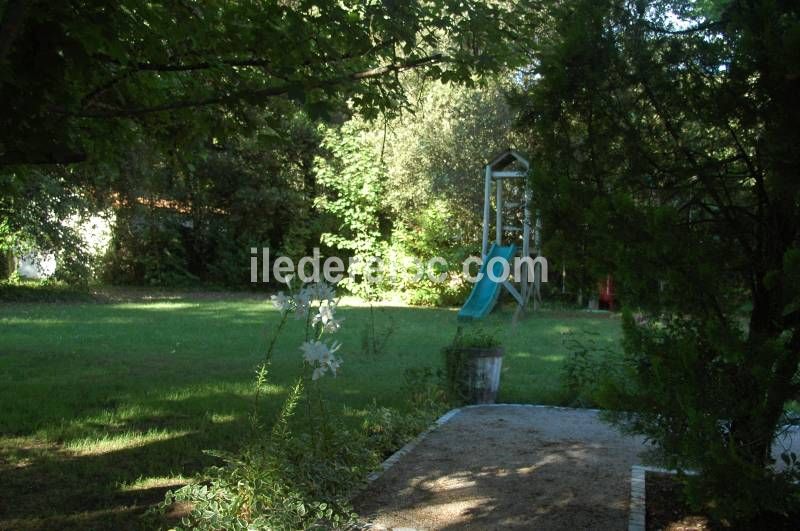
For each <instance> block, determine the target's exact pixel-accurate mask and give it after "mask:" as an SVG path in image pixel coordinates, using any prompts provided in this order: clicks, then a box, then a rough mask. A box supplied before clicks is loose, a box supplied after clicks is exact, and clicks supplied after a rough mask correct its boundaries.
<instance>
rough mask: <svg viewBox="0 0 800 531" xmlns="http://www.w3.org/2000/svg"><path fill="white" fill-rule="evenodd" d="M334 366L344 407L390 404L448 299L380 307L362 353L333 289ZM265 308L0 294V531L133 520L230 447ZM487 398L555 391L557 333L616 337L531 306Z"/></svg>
mask: <svg viewBox="0 0 800 531" xmlns="http://www.w3.org/2000/svg"><path fill="white" fill-rule="evenodd" d="M345 302H346V304H345V306H343V307H342V309H341V312H340V315H341V316H343V317H344V319H345V320H344V324H343V329H342V331H341V332H340V334H339V338H338V339H339V340H341V342H342V344H343V346H342V349H341V351H340V354H341V356H342V358H343V359H344V363H343V366H342V371H341V373H340V375H339V377H338V378H336V379H327V380H326V381H325V386H326V388H327V392H328V393H329V396H331V398H332V400H333V402H335V403H340V404H342V405H343V406H346V407H343V409H342V411H343V414H344V415H347V416H349V417H352V419H353V421H354V422H355V421H357V420H358V417H359V415H361V414H363V410H364V407H365V406H366V405H368V404H370V403H371V402H373V401H376V402H377V403H378V404H379V405H388V406H397V407H401V406H402V404H403V403H404V389H403V385H404V382H403V371H404V370H405V369H406V368H409V367H422V366H430V367H433V368H438V367H439V366H440V355H439V349H440V348H441V347H442V346H443V345H445V344H446V343H447V342H448V341H449V340H450V339H451V338H452V336H453V334H454V333H455V329H456V326H457V323H456V318H455V310H450V309H424V308H409V307H403V306H382V307H381V308H380V310H379V311H378V312H377V315H378V319H379V322H378V325H379V327H381V326H383V325H384V324H385V323H387V322H388V320H392V321H393V322H394V328H395V330H394V333H393V336H392V337H391V340H390V342H389V346H388V347H387V349H386V351H385V352H384V353H382V354H380V355H377V356H373V355H368V354H362V353H361V352H360V351H361V331H362V329H363V327H364V326H365V323H366V319H367V315H368V312H369V310H368V308H366V307H364V306H363V305H361V304H359V303H358V302H357V301H345ZM277 319H278V314H277V312H276V311H274V310H273V309H272V308H271V307H270V305H269V304H268V303H267V302H265V301H264V300H259V299H257V298H254V297H252V296H248V295H241V296H238V297H237V296H226V295H220V296H218V297H210V298H209V297H199V296H197V295H196V294H195V295H188V296H181V295H179V294H178V295H176V296H175V297H174V298H173V299H172V300H163V299H162V300H155V301H151V302H147V301H140V302H128V303H110V304H97V303H86V302H79V303H5V304H0V486H1V487H0V489H2V495H0V529H3V528H14V529H17V528H28V527H37V526H38V527H43V528H55V527H57V528H64V527H70V526H72V527H74V528H87V527H106V528H120V527H135V526H136V519H135V518H132V517H131V513H133V512H137V511H140V510H141V507H142V506H143V505H147V504H150V503H153V502H154V501H158V500H160V499H161V498H162V497H163V494H164V491H165V489H166V488H167V487H168V486H170V485H175V484H177V483H179V482H180V481H181V478H185V477H189V476H190V475H191V474H193V473H194V472H196V471H197V470H199V469H200V468H201V467H202V466H204V465H206V464H208V463H210V460H209V458H207V457H206V456H205V455H204V454H203V453H202V450H203V449H205V448H223V449H234V448H236V445H237V443H238V441H240V440H241V439H242V437H243V435H244V434H245V430H246V429H247V415H248V413H249V411H250V410H251V408H252V393H251V389H252V380H253V368H254V366H255V365H256V363H257V362H258V361H259V359H260V357H261V356H262V353H263V351H264V349H265V346H266V342H267V338H268V336H269V332H270V330H271V328H272V327H274V326H275V324H276V323H277ZM510 322H511V310H510V309H507V310H503V311H498V312H495V313H494V314H493V315H492V316H491V317H490V318H489V319H487V321H486V324H487V325H488V326H489V327H493V328H497V330H498V333H499V335H500V337H501V338H502V341H503V344H504V346H505V347H506V357H505V361H504V367H503V379H502V382H501V393H500V401H502V402H529V403H547V404H559V403H562V402H563V401H564V399H565V395H564V393H563V392H562V391H561V389H560V366H561V363H562V361H563V358H564V354H565V350H564V348H563V346H562V344H561V333H562V332H565V331H567V330H570V329H572V330H589V331H595V332H597V333H599V334H600V336H599V337H601V338H602V340H604V341H608V342H616V341H617V340H618V338H619V334H620V330H619V320H618V319H617V318H615V317H610V318H609V317H607V316H605V315H602V314H584V313H574V314H565V313H556V312H540V313H538V314H536V315H533V316H531V317H528V318H527V319H525V320H524V321H522V322H521V323H520V324H519V325H518V326H517V327H515V328H512V327H511V324H510ZM300 333H301V326H300V323H299V322H295V321H290V323H289V326H288V327H287V329H286V330H285V332H284V334H283V335H282V337H281V339H280V340H279V341H278V344H277V345H278V348H277V351H276V355H275V357H274V360H273V366H272V379H271V382H272V386H271V388H270V389H271V395H270V396H269V397H268V398H267V406H272V407H276V406H277V405H278V404H279V403H280V399H281V397H282V396H283V394H284V393H285V391H286V388H287V384H288V383H289V382H291V381H292V380H293V379H294V378H296V376H297V375H298V374H299V372H300V360H301V358H300V351H299V350H298V346H299V343H300Z"/></svg>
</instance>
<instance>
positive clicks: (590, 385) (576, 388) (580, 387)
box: [561, 332, 621, 407]
mask: <svg viewBox="0 0 800 531" xmlns="http://www.w3.org/2000/svg"><path fill="white" fill-rule="evenodd" d="M598 336H599V335H598V334H596V333H593V332H583V333H582V334H581V335H580V336H578V335H577V334H575V333H574V332H567V333H565V334H563V336H562V342H563V344H564V347H565V348H566V349H567V351H568V354H567V359H566V360H565V361H564V366H563V368H562V374H561V378H562V386H563V388H564V390H565V392H566V394H567V397H566V398H567V402H568V403H569V405H571V406H573V407H603V406H604V405H605V402H606V398H605V397H606V394H607V393H608V392H610V391H609V390H610V388H611V387H613V386H619V385H620V383H619V380H620V379H621V367H620V362H619V361H618V360H620V359H621V356H620V355H619V353H617V352H616V351H615V350H614V349H613V348H610V347H607V346H603V345H600V344H599V343H598V341H597V337H598Z"/></svg>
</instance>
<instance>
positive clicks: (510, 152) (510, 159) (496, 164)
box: [489, 148, 530, 170]
mask: <svg viewBox="0 0 800 531" xmlns="http://www.w3.org/2000/svg"><path fill="white" fill-rule="evenodd" d="M515 162H518V163H520V164H521V165H522V166H523V167H524V168H525V169H526V170H527V169H528V167H529V166H530V164H529V163H528V159H526V158H525V157H523V156H522V155H521V154H520V152H519V151H516V150H514V149H511V148H508V149H506V150H505V151H503V152H502V153H499V154H498V155H497V156H495V157H494V158H493V159H492V160H491V161H489V166H490V167H491V168H492V169H493V170H502V169H503V168H506V167H508V166H510V165H511V164H514V163H515Z"/></svg>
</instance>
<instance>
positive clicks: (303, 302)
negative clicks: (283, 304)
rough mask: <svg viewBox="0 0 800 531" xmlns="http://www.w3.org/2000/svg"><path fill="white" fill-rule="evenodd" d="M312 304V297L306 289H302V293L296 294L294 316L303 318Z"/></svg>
mask: <svg viewBox="0 0 800 531" xmlns="http://www.w3.org/2000/svg"><path fill="white" fill-rule="evenodd" d="M310 306H311V298H310V297H309V294H308V293H307V292H306V291H305V290H300V293H298V294H297V295H295V296H294V316H295V317H296V318H297V319H303V318H305V317H306V316H307V315H308V309H309V307H310Z"/></svg>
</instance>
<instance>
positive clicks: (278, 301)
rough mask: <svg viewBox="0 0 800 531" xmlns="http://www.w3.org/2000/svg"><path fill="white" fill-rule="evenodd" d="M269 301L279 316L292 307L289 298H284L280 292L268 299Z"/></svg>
mask: <svg viewBox="0 0 800 531" xmlns="http://www.w3.org/2000/svg"><path fill="white" fill-rule="evenodd" d="M270 301H271V302H272V305H273V306H274V307H275V308H277V310H278V311H279V312H281V314H284V313H286V312H287V311H288V310H289V309H290V308H291V307H292V299H291V297H288V296H286V295H285V294H284V293H283V292H282V291H279V292H278V293H277V294H275V295H273V296H272V297H270Z"/></svg>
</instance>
